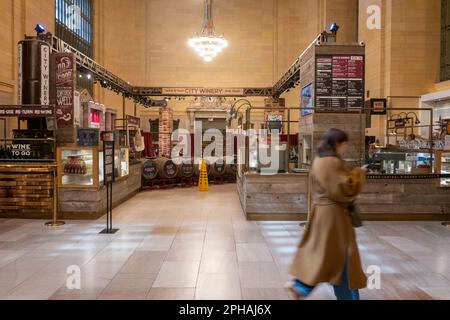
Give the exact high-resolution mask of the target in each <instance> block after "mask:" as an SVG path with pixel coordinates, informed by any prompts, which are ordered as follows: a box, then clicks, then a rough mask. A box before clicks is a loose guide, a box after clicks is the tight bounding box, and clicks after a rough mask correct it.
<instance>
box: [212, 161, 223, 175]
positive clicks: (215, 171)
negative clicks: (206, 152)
mask: <svg viewBox="0 0 450 320" xmlns="http://www.w3.org/2000/svg"><path fill="white" fill-rule="evenodd" d="M226 168H227V166H226V165H225V163H223V162H222V163H220V162H216V163H214V164H213V165H211V176H213V177H221V176H223V175H224V174H225V172H226Z"/></svg>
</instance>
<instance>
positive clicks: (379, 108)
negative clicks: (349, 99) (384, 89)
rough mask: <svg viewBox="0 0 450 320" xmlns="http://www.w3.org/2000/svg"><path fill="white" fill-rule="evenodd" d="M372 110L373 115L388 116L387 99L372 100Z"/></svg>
mask: <svg viewBox="0 0 450 320" xmlns="http://www.w3.org/2000/svg"><path fill="white" fill-rule="evenodd" d="M370 108H371V113H372V115H374V116H375V115H386V113H387V99H370Z"/></svg>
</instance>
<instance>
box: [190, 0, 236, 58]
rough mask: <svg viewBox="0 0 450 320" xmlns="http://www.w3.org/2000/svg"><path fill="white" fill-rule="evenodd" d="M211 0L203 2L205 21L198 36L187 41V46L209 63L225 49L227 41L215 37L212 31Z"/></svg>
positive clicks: (221, 37) (220, 37) (217, 36)
mask: <svg viewBox="0 0 450 320" xmlns="http://www.w3.org/2000/svg"><path fill="white" fill-rule="evenodd" d="M212 4H213V0H205V21H204V23H203V28H202V30H201V31H200V33H199V34H197V35H196V36H195V37H193V38H191V39H190V40H189V46H190V47H191V48H193V49H194V50H195V51H196V52H197V53H198V54H199V55H200V57H202V58H203V60H204V61H205V62H211V61H212V60H213V59H214V58H215V57H217V55H218V54H219V53H220V52H221V51H222V50H223V49H224V48H226V47H228V41H227V40H226V39H225V38H224V37H223V36H221V35H217V34H216V31H215V29H214V22H213V16H212Z"/></svg>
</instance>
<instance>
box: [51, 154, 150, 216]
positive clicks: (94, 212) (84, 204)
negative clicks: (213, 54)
mask: <svg viewBox="0 0 450 320" xmlns="http://www.w3.org/2000/svg"><path fill="white" fill-rule="evenodd" d="M141 174H142V163H141V162H136V163H130V165H129V173H128V175H127V176H124V177H120V178H116V181H115V182H114V184H113V187H112V189H113V207H116V206H118V205H120V204H122V203H123V202H125V201H127V200H128V199H130V198H132V197H133V196H134V195H136V194H137V193H138V192H139V191H140V190H141ZM105 213H106V187H105V186H104V185H103V184H99V185H98V186H94V187H90V188H81V187H60V188H59V217H60V219H77V220H84V219H98V218H100V217H101V216H103V215H104V214H105Z"/></svg>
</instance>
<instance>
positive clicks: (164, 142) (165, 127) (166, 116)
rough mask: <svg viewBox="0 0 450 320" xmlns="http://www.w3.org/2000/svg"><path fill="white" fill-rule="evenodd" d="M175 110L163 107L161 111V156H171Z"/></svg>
mask: <svg viewBox="0 0 450 320" xmlns="http://www.w3.org/2000/svg"><path fill="white" fill-rule="evenodd" d="M172 132H173V110H172V109H171V108H161V109H160V111H159V156H160V157H169V158H170V156H171V151H172V142H171V136H172Z"/></svg>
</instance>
